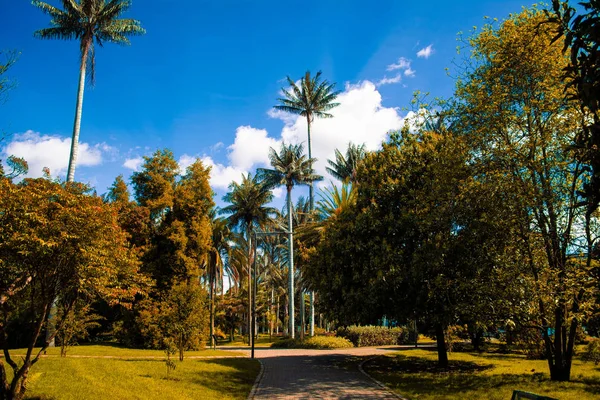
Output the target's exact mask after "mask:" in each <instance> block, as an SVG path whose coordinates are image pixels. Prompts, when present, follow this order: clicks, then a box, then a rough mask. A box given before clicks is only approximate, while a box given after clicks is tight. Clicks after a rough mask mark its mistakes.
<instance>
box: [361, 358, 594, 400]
mask: <svg viewBox="0 0 600 400" xmlns="http://www.w3.org/2000/svg"><path fill="white" fill-rule="evenodd" d="M449 356H450V357H449V358H450V369H449V371H442V370H439V369H438V368H437V353H436V351H435V350H433V351H430V350H421V349H411V350H405V351H401V352H399V353H395V354H393V355H389V356H384V357H378V358H375V359H373V360H371V361H369V362H368V363H366V365H365V366H364V367H365V370H366V372H368V373H369V374H370V375H371V376H372V377H373V378H375V379H377V380H379V381H381V382H382V383H384V384H386V385H387V386H388V387H389V388H390V389H392V390H393V391H395V392H396V393H398V394H400V395H401V396H403V397H405V398H408V399H419V400H433V399H448V400H454V399H455V400H458V399H470V400H471V399H473V400H476V399H482V400H483V399H485V400H488V399H489V400H505V399H510V398H511V395H512V392H513V390H524V391H528V392H533V393H537V394H541V395H546V396H550V397H554V398H558V399H560V400H585V399H598V398H600V367H598V366H596V365H594V364H593V363H591V362H584V361H581V360H578V359H576V360H574V361H573V367H572V371H571V382H552V381H550V375H549V373H548V364H547V362H546V361H545V360H528V359H526V358H525V357H524V356H521V355H512V354H510V355H505V354H495V353H481V354H479V353H450V354H449Z"/></svg>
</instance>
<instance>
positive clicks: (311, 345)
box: [271, 336, 354, 350]
mask: <svg viewBox="0 0 600 400" xmlns="http://www.w3.org/2000/svg"><path fill="white" fill-rule="evenodd" d="M271 347H273V348H276V349H317V350H331V349H346V348H350V347H354V346H353V345H352V343H351V342H350V341H349V340H347V339H345V338H341V337H335V336H313V337H309V338H306V339H304V340H300V339H291V338H288V339H281V340H278V341H277V342H275V343H273V344H271Z"/></svg>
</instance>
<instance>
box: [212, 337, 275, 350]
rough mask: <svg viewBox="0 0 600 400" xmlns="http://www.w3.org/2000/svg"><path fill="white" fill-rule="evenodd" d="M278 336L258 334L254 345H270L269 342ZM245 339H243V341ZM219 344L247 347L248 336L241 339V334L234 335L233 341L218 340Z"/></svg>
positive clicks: (272, 341)
mask: <svg viewBox="0 0 600 400" xmlns="http://www.w3.org/2000/svg"><path fill="white" fill-rule="evenodd" d="M280 339H281V337H280V336H271V338H269V335H264V334H260V335H258V338H257V339H256V342H255V343H254V346H255V347H271V344H272V343H274V342H277V341H278V340H280ZM244 340H245V341H244ZM219 346H227V347H248V348H250V346H248V338H245V339H243V338H242V337H241V336H236V337H235V340H234V341H233V342H220V343H219Z"/></svg>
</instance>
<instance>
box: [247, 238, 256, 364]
mask: <svg viewBox="0 0 600 400" xmlns="http://www.w3.org/2000/svg"><path fill="white" fill-rule="evenodd" d="M252 246H253V249H254V259H253V261H252V286H253V290H252V292H253V293H252V324H251V326H250V330H251V332H248V338H249V339H250V340H252V351H251V355H250V358H254V332H255V331H256V234H254V243H253V244H252ZM249 289H250V288H248V290H249Z"/></svg>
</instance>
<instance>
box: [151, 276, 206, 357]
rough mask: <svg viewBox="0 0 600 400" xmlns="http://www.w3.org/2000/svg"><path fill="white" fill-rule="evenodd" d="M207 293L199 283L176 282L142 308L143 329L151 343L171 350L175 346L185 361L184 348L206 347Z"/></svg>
mask: <svg viewBox="0 0 600 400" xmlns="http://www.w3.org/2000/svg"><path fill="white" fill-rule="evenodd" d="M206 299H207V293H206V291H205V290H204V289H203V288H202V287H201V286H200V285H199V284H198V283H193V282H189V283H178V284H175V285H174V286H173V287H171V289H170V290H169V291H168V292H167V293H166V294H165V296H164V297H163V299H162V300H160V301H158V302H155V301H154V302H153V301H149V302H150V303H148V304H147V305H146V307H144V309H143V310H142V311H141V312H140V319H141V322H142V325H143V326H144V329H143V333H144V334H145V336H147V337H148V339H149V340H150V341H151V343H152V345H153V346H155V347H158V348H161V349H163V350H165V351H167V352H168V349H169V348H170V347H174V348H176V349H177V351H178V352H179V361H183V354H184V351H185V350H193V349H199V348H202V347H204V344H205V342H206V339H207V336H208V310H207V307H206V306H207V304H206Z"/></svg>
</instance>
